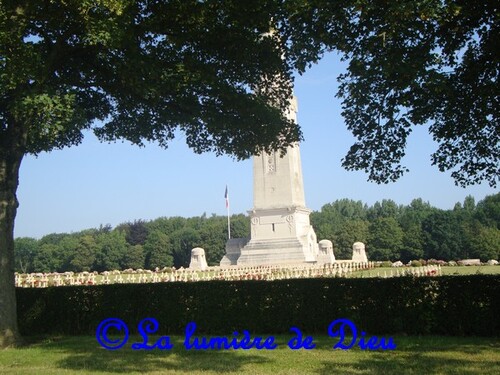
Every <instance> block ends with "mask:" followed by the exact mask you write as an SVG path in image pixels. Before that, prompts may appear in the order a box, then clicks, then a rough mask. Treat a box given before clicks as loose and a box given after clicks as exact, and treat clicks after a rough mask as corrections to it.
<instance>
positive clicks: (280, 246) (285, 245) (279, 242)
mask: <svg viewBox="0 0 500 375" xmlns="http://www.w3.org/2000/svg"><path fill="white" fill-rule="evenodd" d="M315 261H316V257H315V256H314V253H313V252H311V251H310V250H309V246H308V245H307V244H304V243H303V241H299V239H288V238H287V239H276V240H250V242H249V243H248V244H247V245H246V246H245V247H243V248H242V249H241V255H240V257H239V258H238V261H237V263H236V264H237V265H238V266H249V265H251V266H253V265H255V266H260V265H274V264H278V265H279V264H303V263H308V262H310V263H313V262H315Z"/></svg>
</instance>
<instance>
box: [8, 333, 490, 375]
mask: <svg viewBox="0 0 500 375" xmlns="http://www.w3.org/2000/svg"><path fill="white" fill-rule="evenodd" d="M264 336H265V335H264ZM290 338H291V336H290V337H287V336H277V338H276V339H277V343H278V348H277V349H275V350H256V349H251V350H207V351H193V350H186V349H185V348H184V347H183V338H181V337H178V336H177V337H173V338H172V340H173V341H172V342H173V343H174V348H173V349H172V350H168V351H161V350H151V351H144V350H140V351H134V350H132V349H131V348H130V344H131V343H132V342H134V341H140V340H139V339H138V337H134V338H130V339H129V342H128V344H127V345H126V346H124V347H123V348H121V349H119V350H115V351H109V350H105V349H103V348H102V347H100V345H99V344H98V342H97V340H96V339H95V337H89V336H83V337H57V338H51V339H38V340H34V342H32V343H31V344H30V345H28V346H26V347H23V348H18V349H7V350H4V351H0V373H1V374H20V375H22V374H75V373H76V374H116V373H127V374H140V373H146V374H220V373H222V374H273V375H276V374H384V375H387V374H398V375H399V374H491V375H493V374H495V375H496V374H499V373H500V340H499V339H498V338H496V339H495V338H478V337H467V338H466V337H440V336H426V337H405V336H395V337H394V341H395V343H396V345H397V348H396V350H394V351H362V350H360V349H359V348H353V349H349V350H345V351H344V350H339V349H335V350H334V349H332V345H333V344H334V343H335V342H334V340H333V338H329V337H326V336H315V337H314V340H315V343H316V348H315V349H312V350H303V349H302V350H291V349H290V348H288V346H287V342H288V340H289V339H290Z"/></svg>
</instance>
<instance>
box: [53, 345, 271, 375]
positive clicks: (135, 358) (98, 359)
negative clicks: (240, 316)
mask: <svg viewBox="0 0 500 375" xmlns="http://www.w3.org/2000/svg"><path fill="white" fill-rule="evenodd" d="M134 342H142V340H140V339H139V338H138V337H131V338H130V339H129V342H128V344H127V345H125V346H124V347H123V348H121V349H118V350H106V349H104V348H102V347H101V346H100V345H99V344H98V343H97V341H96V340H95V338H90V337H88V336H85V337H81V338H79V337H67V338H64V339H62V340H59V341H58V340H54V341H52V342H50V343H48V344H44V345H43V346H44V348H45V349H47V350H54V351H57V352H59V353H61V354H63V356H64V358H63V359H61V360H59V361H58V362H57V363H56V364H55V366H56V367H59V368H62V369H65V370H71V371H84V372H94V371H104V372H112V373H130V372H140V373H147V372H155V371H157V372H162V371H178V372H186V373H191V372H196V371H198V372H206V371H211V372H217V373H226V372H235V371H236V372H238V371H241V370H242V368H243V367H244V366H245V365H248V364H256V365H260V364H264V363H267V362H270V360H269V359H267V358H265V357H264V356H259V354H258V352H256V351H253V350H252V351H251V352H243V353H240V352H242V351H240V350H238V351H234V350H207V351H194V350H186V349H185V348H184V346H183V342H182V340H181V339H180V338H172V342H173V344H174V347H173V349H171V350H158V349H154V350H132V349H131V348H130V345H131V343H134ZM152 342H154V341H150V344H151V343H152Z"/></svg>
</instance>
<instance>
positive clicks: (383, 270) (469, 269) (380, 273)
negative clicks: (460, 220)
mask: <svg viewBox="0 0 500 375" xmlns="http://www.w3.org/2000/svg"><path fill="white" fill-rule="evenodd" d="M411 269H412V267H398V268H396V267H375V268H372V269H369V270H363V271H356V272H353V274H352V277H384V275H385V276H390V274H391V272H392V273H393V275H396V271H399V272H404V271H405V270H411ZM441 274H442V275H452V276H453V275H454V276H460V275H500V266H446V267H441Z"/></svg>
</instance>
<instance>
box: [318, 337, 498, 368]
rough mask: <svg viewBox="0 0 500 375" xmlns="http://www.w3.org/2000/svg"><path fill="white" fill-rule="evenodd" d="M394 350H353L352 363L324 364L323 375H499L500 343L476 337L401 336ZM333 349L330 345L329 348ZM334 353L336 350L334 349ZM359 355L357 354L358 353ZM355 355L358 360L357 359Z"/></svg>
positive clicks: (334, 361) (350, 361)
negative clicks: (486, 341) (334, 374)
mask: <svg viewBox="0 0 500 375" xmlns="http://www.w3.org/2000/svg"><path fill="white" fill-rule="evenodd" d="M397 339H398V340H397V348H396V350H394V351H374V352H364V353H361V350H359V349H351V350H353V353H352V354H353V357H352V360H346V361H342V362H341V363H339V362H337V361H336V360H335V354H336V353H338V352H341V350H338V349H336V350H334V351H333V355H332V361H322V362H321V368H320V369H319V370H318V371H317V372H316V373H318V374H320V375H326V374H332V373H342V374H347V375H354V374H356V375H361V374H384V375H391V374H398V375H399V374H403V373H404V374H405V375H406V374H409V375H412V374H415V375H417V374H418V375H420V374H463V375H469V374H471V375H472V374H495V375H496V374H499V373H500V340H499V339H498V338H489V339H487V340H488V341H489V343H485V341H484V340H485V339H484V338H476V337H442V336H439V337H432V336H431V337H429V336H426V337H398V338H397ZM330 347H331V345H330ZM332 350H333V349H332ZM355 352H357V354H355ZM354 355H355V357H354Z"/></svg>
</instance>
